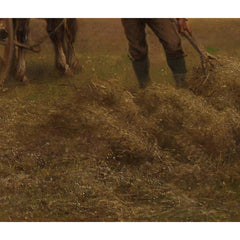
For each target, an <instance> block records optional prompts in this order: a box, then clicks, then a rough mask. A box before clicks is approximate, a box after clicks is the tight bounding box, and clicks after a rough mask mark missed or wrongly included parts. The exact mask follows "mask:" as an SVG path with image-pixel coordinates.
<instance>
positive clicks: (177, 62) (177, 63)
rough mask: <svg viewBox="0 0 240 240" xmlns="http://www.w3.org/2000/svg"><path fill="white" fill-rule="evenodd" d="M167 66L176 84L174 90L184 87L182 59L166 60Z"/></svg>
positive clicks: (184, 70)
mask: <svg viewBox="0 0 240 240" xmlns="http://www.w3.org/2000/svg"><path fill="white" fill-rule="evenodd" d="M167 62H168V66H169V67H170V69H171V70H172V73H173V77H174V80H175V83H176V88H184V87H186V85H187V84H186V72H187V70H186V64H185V59H184V57H181V58H175V59H174V58H168V57H167Z"/></svg>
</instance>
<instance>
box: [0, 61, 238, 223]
mask: <svg viewBox="0 0 240 240" xmlns="http://www.w3.org/2000/svg"><path fill="white" fill-rule="evenodd" d="M238 69H239V64H238V62H236V61H233V60H231V61H227V59H225V62H224V66H223V67H221V68H217V69H216V70H215V71H214V72H211V74H210V75H209V77H208V79H207V81H205V82H204V84H202V85H199V82H197V81H198V80H199V78H200V77H199V74H198V72H196V73H195V75H194V76H193V77H192V78H193V79H192V80H191V81H190V83H189V85H190V86H189V87H190V88H191V91H190V90H186V89H181V90H176V89H175V88H174V87H172V86H171V85H168V84H159V85H157V84H153V85H152V86H150V87H149V88H147V89H146V90H145V91H139V92H137V93H134V94H133V93H131V92H129V91H127V90H126V89H123V87H122V86H121V84H120V83H119V82H118V81H117V80H109V81H104V82H103V81H97V80H96V81H92V82H90V83H89V82H88V83H85V84H83V85H82V86H81V87H80V88H78V91H77V92H74V93H73V94H71V96H68V97H66V98H64V99H62V100H61V101H57V103H55V105H54V107H53V106H42V105H41V106H38V107H39V111H40V112H41V114H40V113H39V112H36V111H34V110H32V108H31V106H30V104H29V105H26V102H25V103H23V104H25V105H24V106H25V107H24V109H25V111H26V112H27V113H28V114H27V116H26V115H25V116H24V115H23V114H22V113H21V111H17V113H18V114H17V115H16V116H15V118H16V120H14V124H12V125H11V130H10V128H9V131H8V134H10V133H9V132H11V134H13V133H15V135H14V134H13V136H12V137H11V141H10V142H11V144H12V149H14V151H8V152H7V151H5V153H4V154H3V152H1V156H2V162H1V175H0V176H1V180H0V187H1V189H2V190H1V194H2V196H5V200H4V198H1V205H2V206H1V208H3V206H5V207H4V214H2V218H1V220H9V216H10V217H11V218H10V220H23V219H25V220H40V221H52V220H54V221H231V220H240V208H239V200H240V199H239V198H240V190H239V187H238V186H239V184H240V165H239V156H240V148H239V141H240V109H239V107H240V104H239V94H240V79H239V77H238V74H239V70H238ZM12 107H13V106H12ZM30 109H31V110H30ZM3 112H4V114H7V112H6V110H3ZM40 115H41V117H39V116H40ZM28 117H29V118H31V119H32V121H31V124H28V122H27V121H25V122H24V123H23V119H25V120H26V119H27V118H28ZM14 125H15V126H17V125H18V127H17V128H15V129H14V130H13V129H12V128H13V127H14ZM19 125H20V126H19ZM3 134H5V133H3ZM6 168H8V169H9V168H11V170H9V173H8V174H6V172H4V171H5V169H6ZM6 193H8V195H7V196H6ZM4 204H5V205H4ZM16 209H19V211H16Z"/></svg>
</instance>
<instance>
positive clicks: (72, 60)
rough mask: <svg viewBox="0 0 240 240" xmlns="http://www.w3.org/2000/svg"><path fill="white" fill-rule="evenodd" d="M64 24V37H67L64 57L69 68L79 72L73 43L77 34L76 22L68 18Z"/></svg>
mask: <svg viewBox="0 0 240 240" xmlns="http://www.w3.org/2000/svg"><path fill="white" fill-rule="evenodd" d="M66 21H67V24H66V28H67V29H66V35H67V36H66V37H67V43H66V44H67V47H66V55H67V63H68V65H69V66H70V68H71V69H72V70H74V71H76V72H78V71H80V70H81V68H82V67H81V65H80V64H79V60H78V59H77V57H76V54H75V50H74V46H73V45H74V42H75V38H76V33H77V20H76V18H68V19H67V20H66Z"/></svg>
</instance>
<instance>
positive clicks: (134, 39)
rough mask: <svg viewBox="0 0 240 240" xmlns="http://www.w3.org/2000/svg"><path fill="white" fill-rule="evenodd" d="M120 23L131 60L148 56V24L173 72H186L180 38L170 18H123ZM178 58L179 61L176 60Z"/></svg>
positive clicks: (139, 59) (138, 59)
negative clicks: (146, 31) (146, 28)
mask: <svg viewBox="0 0 240 240" xmlns="http://www.w3.org/2000/svg"><path fill="white" fill-rule="evenodd" d="M122 24H123V27H124V30H125V34H126V37H127V39H128V42H129V56H130V58H131V60H132V61H133V62H134V61H141V60H143V59H146V57H147V56H148V45H147V42H146V33H145V27H146V25H148V26H149V27H150V28H151V29H152V31H153V32H154V33H155V34H156V36H157V37H158V39H159V41H160V42H161V43H162V45H163V48H164V50H165V53H166V58H167V62H168V65H169V67H170V68H171V70H172V72H173V74H178V73H179V74H183V73H186V67H185V61H184V59H183V58H184V56H185V54H184V52H183V49H182V45H181V39H180V37H179V35H178V33H177V30H176V27H175V26H174V23H173V21H172V19H169V18H123V19H122ZM177 59H180V61H176V60H177Z"/></svg>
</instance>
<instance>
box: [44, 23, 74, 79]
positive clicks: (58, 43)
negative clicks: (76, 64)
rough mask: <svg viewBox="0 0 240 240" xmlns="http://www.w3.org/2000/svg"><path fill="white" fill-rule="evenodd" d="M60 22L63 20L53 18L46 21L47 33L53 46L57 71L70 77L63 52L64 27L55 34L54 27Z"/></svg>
mask: <svg viewBox="0 0 240 240" xmlns="http://www.w3.org/2000/svg"><path fill="white" fill-rule="evenodd" d="M62 20H63V19H54V18H49V19H47V31H48V34H49V36H50V38H51V40H52V42H53V45H54V50H55V63H56V67H57V69H58V70H59V71H60V72H62V73H64V74H67V75H71V70H70V67H69V65H68V63H67V58H66V54H65V52H64V25H62V26H61V27H60V28H59V29H57V31H56V32H55V29H56V27H58V26H59V24H61V21H62Z"/></svg>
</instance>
